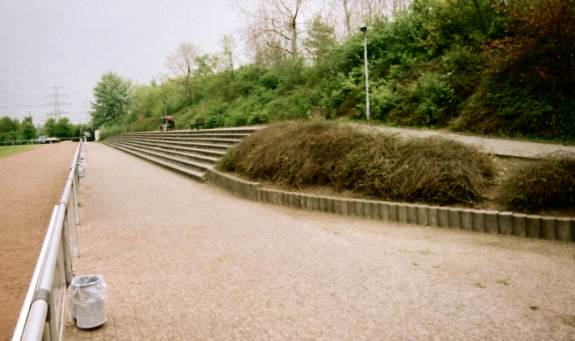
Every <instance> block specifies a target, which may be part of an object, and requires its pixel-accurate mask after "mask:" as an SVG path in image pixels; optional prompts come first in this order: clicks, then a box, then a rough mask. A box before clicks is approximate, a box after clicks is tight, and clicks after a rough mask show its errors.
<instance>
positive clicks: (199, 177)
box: [104, 142, 205, 182]
mask: <svg viewBox="0 0 575 341" xmlns="http://www.w3.org/2000/svg"><path fill="white" fill-rule="evenodd" d="M104 143H105V144H106V145H108V146H110V147H112V148H116V149H118V150H121V151H123V152H125V153H128V154H130V155H133V156H136V157H138V158H140V159H142V160H145V161H148V162H151V163H153V164H155V165H157V166H160V167H163V168H166V169H168V170H170V171H173V172H177V173H180V174H182V175H185V176H187V177H190V178H192V179H194V180H196V181H200V182H204V181H205V173H202V175H197V174H193V173H187V172H183V171H181V170H179V169H177V168H173V167H170V166H169V165H166V164H163V163H159V162H157V161H156V160H154V159H149V158H146V157H142V155H140V154H138V153H136V152H134V151H133V150H130V149H126V148H123V147H120V146H118V145H115V144H112V143H107V142H104Z"/></svg>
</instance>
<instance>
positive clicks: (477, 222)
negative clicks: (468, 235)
mask: <svg viewBox="0 0 575 341" xmlns="http://www.w3.org/2000/svg"><path fill="white" fill-rule="evenodd" d="M206 181H207V182H208V183H210V184H212V185H214V186H216V187H219V188H222V189H224V190H226V191H228V192H231V193H232V194H234V195H237V196H239V197H243V198H245V199H249V200H253V201H258V202H262V203H269V204H274V205H283V206H289V207H295V208H301V209H305V210H308V211H319V212H328V213H335V214H339V215H345V216H357V217H363V218H368V219H374V220H382V221H390V222H400V223H407V224H413V225H420V226H431V227H439V228H450V229H462V230H468V231H473V232H484V233H492V234H504V235H513V236H517V237H527V238H539V239H548V240H559V241H565V242H575V218H558V217H551V216H545V217H543V216H537V215H527V214H520V213H513V212H500V211H489V210H475V209H467V208H454V207H441V206H432V205H423V204H413V203H400V202H388V201H375V200H361V199H346V198H335V197H329V196H320V195H312V194H304V193H298V192H289V191H281V190H274V189H267V188H263V187H261V186H260V184H259V183H258V182H253V181H247V180H243V179H240V178H238V177H236V176H233V175H230V174H226V173H222V172H219V171H217V170H210V171H208V172H207V173H206Z"/></svg>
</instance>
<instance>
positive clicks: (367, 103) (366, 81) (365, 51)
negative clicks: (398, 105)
mask: <svg viewBox="0 0 575 341" xmlns="http://www.w3.org/2000/svg"><path fill="white" fill-rule="evenodd" d="M360 30H361V31H362V32H363V60H364V63H365V118H366V119H367V120H368V121H369V118H370V112H369V71H368V67H367V66H368V63H367V26H365V25H364V26H362V27H361V28H360Z"/></svg>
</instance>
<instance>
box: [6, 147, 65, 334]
mask: <svg viewBox="0 0 575 341" xmlns="http://www.w3.org/2000/svg"><path fill="white" fill-rule="evenodd" d="M75 148H76V143H72V142H62V143H58V144H52V145H42V146H38V147H37V148H34V149H32V150H29V151H25V152H22V153H18V154H14V155H10V156H7V157H4V158H2V159H0V170H1V172H2V176H1V177H0V307H1V308H0V309H1V316H2V318H0V340H8V339H9V338H10V337H11V336H12V331H13V328H14V326H15V324H16V320H17V317H18V314H19V312H20V307H21V304H22V301H23V299H24V296H25V295H26V290H27V288H28V284H29V282H30V278H31V277H32V272H33V271H34V266H35V264H36V258H37V257H38V252H40V247H41V245H42V241H43V240H44V233H45V230H46V227H47V226H48V223H49V220H50V215H51V213H52V209H53V207H54V205H55V204H57V202H58V200H59V198H60V195H61V194H62V190H63V189H64V184H65V182H66V176H67V175H68V166H69V164H70V161H71V160H72V157H73V156H74V150H75Z"/></svg>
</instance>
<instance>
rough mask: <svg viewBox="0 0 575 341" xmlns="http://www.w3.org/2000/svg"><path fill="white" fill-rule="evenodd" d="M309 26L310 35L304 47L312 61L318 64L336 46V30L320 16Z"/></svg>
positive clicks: (308, 24)
mask: <svg viewBox="0 0 575 341" xmlns="http://www.w3.org/2000/svg"><path fill="white" fill-rule="evenodd" d="M307 26H308V32H309V33H308V35H307V37H306V39H305V40H304V42H303V45H304V48H305V49H306V51H307V53H308V54H309V55H310V57H311V58H312V60H313V61H314V62H316V63H317V62H318V61H319V60H321V59H322V58H323V57H324V56H325V55H326V54H327V52H328V51H329V50H330V49H331V48H333V47H334V46H335V45H336V43H337V41H336V39H335V30H334V28H333V27H332V26H331V25H329V24H328V23H327V22H326V21H325V20H324V19H323V18H322V17H321V16H319V15H318V16H315V17H314V18H313V19H312V20H311V21H310V22H308V23H307Z"/></svg>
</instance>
